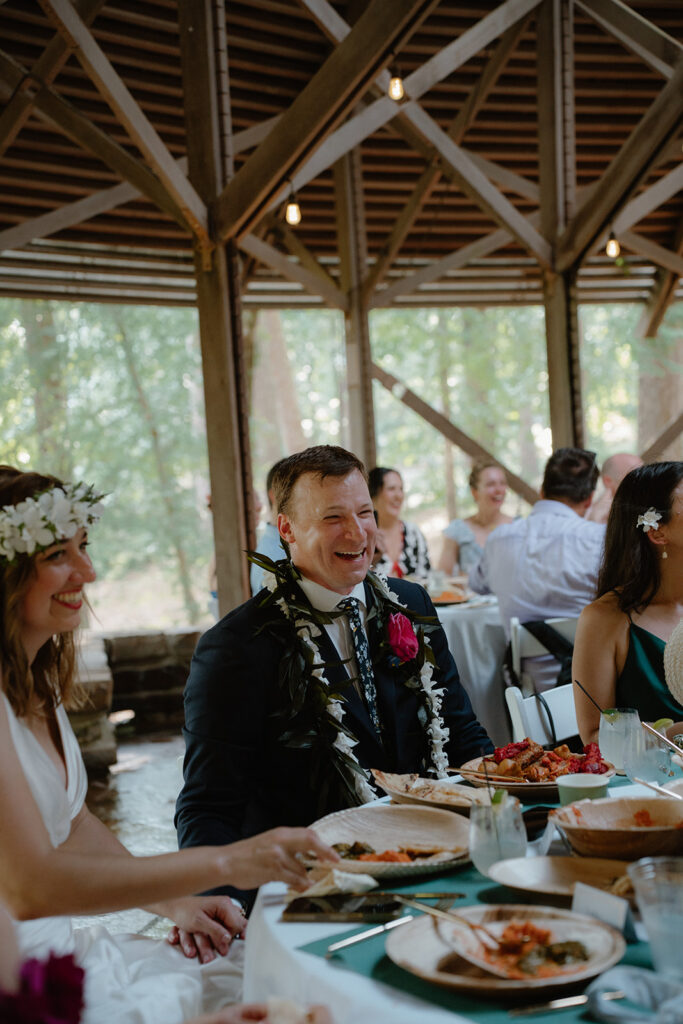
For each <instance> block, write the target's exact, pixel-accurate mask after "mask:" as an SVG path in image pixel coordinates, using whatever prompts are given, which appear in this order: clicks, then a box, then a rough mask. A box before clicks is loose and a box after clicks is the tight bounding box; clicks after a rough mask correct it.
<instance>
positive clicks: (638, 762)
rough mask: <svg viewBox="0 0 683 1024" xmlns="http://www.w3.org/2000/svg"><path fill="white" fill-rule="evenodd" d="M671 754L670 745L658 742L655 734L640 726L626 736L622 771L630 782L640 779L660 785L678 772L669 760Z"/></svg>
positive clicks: (672, 754)
mask: <svg viewBox="0 0 683 1024" xmlns="http://www.w3.org/2000/svg"><path fill="white" fill-rule="evenodd" d="M673 756H675V755H674V753H673V751H672V750H671V748H670V747H666V746H665V745H664V744H663V743H662V744H660V742H659V740H658V739H657V737H656V736H653V735H652V733H650V732H646V731H645V729H643V728H641V729H640V730H639V731H637V732H633V733H631V734H630V735H629V736H627V738H626V742H625V744H624V771H625V772H626V774H627V775H628V777H629V779H630V780H631V782H634V781H635V779H642V780H643V781H644V782H657V783H659V785H660V786H661V785H663V784H664V783H665V782H669V780H670V779H672V778H674V776H676V775H677V774H678V773H677V771H676V768H675V767H674V765H673V763H672V760H671V758H672V757H673Z"/></svg>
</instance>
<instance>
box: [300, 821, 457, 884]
mask: <svg viewBox="0 0 683 1024" xmlns="http://www.w3.org/2000/svg"><path fill="white" fill-rule="evenodd" d="M311 827H312V828H313V829H314V830H315V831H316V832H317V833H318V835H319V836H320V838H321V839H322V840H323V842H325V843H328V844H329V845H332V844H333V843H354V842H362V843H367V844H368V845H370V846H372V847H373V849H374V850H375V851H376V852H377V853H383V852H384V851H385V850H397V849H399V848H400V847H403V848H410V849H422V850H433V849H437V850H439V852H438V853H435V854H433V855H431V856H428V857H424V858H419V859H418V860H414V861H411V862H410V863H396V862H387V861H365V860H351V859H348V858H344V859H343V860H342V862H341V864H340V865H339V867H340V868H341V869H342V870H343V871H350V872H352V873H357V874H364V875H372V877H373V878H400V877H402V876H404V875H421V874H434V873H436V872H439V871H445V870H448V869H449V868H451V867H455V866H456V865H458V864H463V863H467V861H468V859H469V852H468V840H469V822H468V821H467V819H466V818H464V817H463V816H462V815H460V814H453V813H452V812H451V811H443V810H440V809H439V808H436V807H415V806H413V805H408V804H399V805H397V806H393V805H392V804H364V805H363V806H362V807H349V808H348V809H347V810H344V811H336V812H335V813H334V814H328V815H327V816H326V817H324V818H320V819H319V820H318V821H315V822H313V825H312V826H311Z"/></svg>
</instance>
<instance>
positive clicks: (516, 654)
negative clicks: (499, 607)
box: [510, 618, 579, 696]
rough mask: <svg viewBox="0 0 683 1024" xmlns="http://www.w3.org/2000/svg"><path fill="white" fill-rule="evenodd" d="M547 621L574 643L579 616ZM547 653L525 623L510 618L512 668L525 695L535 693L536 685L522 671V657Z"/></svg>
mask: <svg viewBox="0 0 683 1024" xmlns="http://www.w3.org/2000/svg"><path fill="white" fill-rule="evenodd" d="M545 621H546V622H547V623H548V625H549V626H552V627H553V629H556V630H557V632H558V633H561V634H562V636H563V637H566V639H567V640H570V641H571V642H572V643H574V636H575V634H576V624H577V622H578V621H579V620H578V619H577V618H573V619H546V620H545ZM547 653H548V651H547V649H546V648H545V647H544V646H543V644H542V643H541V642H540V641H539V640H537V639H536V637H535V636H532V635H531V633H530V632H529V631H528V630H527V629H525V628H524V625H523V624H522V623H521V622H520V621H519V619H516V618H512V619H510V654H511V656H512V668H513V669H514V672H515V675H516V676H517V678H518V679H519V681H520V683H521V686H522V692H523V693H524V695H525V696H528V695H529V694H530V693H533V691H534V686H533V682H532V681H531V679H530V678H529V677H528V676H527V675H525V674H524V673H523V672H522V659H523V658H538V657H539V655H541V654H547ZM544 693H545V691H544Z"/></svg>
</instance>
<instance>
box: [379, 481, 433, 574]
mask: <svg viewBox="0 0 683 1024" xmlns="http://www.w3.org/2000/svg"><path fill="white" fill-rule="evenodd" d="M368 487H369V489H370V497H371V498H372V504H373V506H374V509H375V512H376V514H377V526H378V530H377V540H376V547H375V559H374V562H373V569H375V571H377V572H382V573H384V574H385V576H394V577H396V578H397V579H402V578H403V577H404V576H420V577H426V575H427V573H428V572H429V568H430V566H429V555H428V554H427V541H426V540H425V538H424V535H423V533H422V531H421V530H420V529H419V528H418V527H417V526H415V524H414V523H406V522H404V521H403V520H402V519H401V509H402V507H403V499H404V492H403V480H402V479H401V474H400V473H399V472H398V470H396V469H388V468H385V467H384V466H375V468H374V469H371V470H370V472H369V474H368Z"/></svg>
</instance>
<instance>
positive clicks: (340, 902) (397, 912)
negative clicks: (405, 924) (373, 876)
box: [282, 892, 404, 924]
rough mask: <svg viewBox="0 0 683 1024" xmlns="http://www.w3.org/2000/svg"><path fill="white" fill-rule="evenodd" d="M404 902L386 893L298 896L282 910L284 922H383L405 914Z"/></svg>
mask: <svg viewBox="0 0 683 1024" xmlns="http://www.w3.org/2000/svg"><path fill="white" fill-rule="evenodd" d="M403 909H404V908H403V904H401V903H399V901H398V900H396V899H394V898H393V897H392V896H391V895H384V894H382V893H372V892H370V893H362V894H358V893H356V894H354V893H346V892H342V893H333V894H332V895H330V896H297V897H296V899H293V900H292V902H291V903H288V904H287V906H286V907H285V909H284V910H283V911H282V920H283V921H369V922H375V923H376V924H383V923H385V922H386V921H393V920H394V918H396V917H400V916H401V914H402V913H403Z"/></svg>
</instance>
